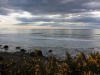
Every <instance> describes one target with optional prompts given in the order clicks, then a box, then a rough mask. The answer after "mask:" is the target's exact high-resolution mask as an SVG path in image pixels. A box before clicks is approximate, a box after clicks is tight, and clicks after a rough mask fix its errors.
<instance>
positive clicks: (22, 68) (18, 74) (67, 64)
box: [0, 52, 100, 75]
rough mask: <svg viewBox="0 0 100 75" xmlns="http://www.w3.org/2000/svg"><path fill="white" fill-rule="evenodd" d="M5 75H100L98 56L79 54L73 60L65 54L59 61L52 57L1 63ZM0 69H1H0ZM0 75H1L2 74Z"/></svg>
mask: <svg viewBox="0 0 100 75" xmlns="http://www.w3.org/2000/svg"><path fill="white" fill-rule="evenodd" d="M2 64H3V65H5V67H6V70H5V73H6V74H7V75H100V54H99V53H91V54H90V55H89V56H88V57H86V56H85V54H84V53H82V52H80V54H78V55H77V56H76V57H75V59H74V58H72V56H71V55H70V54H69V53H68V52H67V53H66V58H64V60H62V61H59V60H57V59H56V58H55V57H54V56H50V57H49V58H48V59H46V58H45V57H40V56H38V57H33V58H28V57H23V58H22V59H19V60H16V61H14V60H13V59H11V60H9V62H4V63H2ZM0 68H1V67H0ZM0 75H3V74H2V72H1V73H0Z"/></svg>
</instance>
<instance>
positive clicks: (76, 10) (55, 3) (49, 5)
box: [0, 0, 100, 29]
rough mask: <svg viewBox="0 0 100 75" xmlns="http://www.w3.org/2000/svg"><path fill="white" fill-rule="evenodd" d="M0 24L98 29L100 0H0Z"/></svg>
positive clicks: (22, 26)
mask: <svg viewBox="0 0 100 75" xmlns="http://www.w3.org/2000/svg"><path fill="white" fill-rule="evenodd" d="M0 28H64V29H69V28H82V29H83V28H94V29H96V28H98V29H100V0H0Z"/></svg>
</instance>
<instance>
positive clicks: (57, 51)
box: [0, 44, 100, 60]
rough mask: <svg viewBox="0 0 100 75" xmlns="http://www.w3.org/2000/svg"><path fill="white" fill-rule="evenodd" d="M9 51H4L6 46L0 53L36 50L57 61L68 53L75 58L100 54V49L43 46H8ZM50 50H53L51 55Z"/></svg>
mask: <svg viewBox="0 0 100 75" xmlns="http://www.w3.org/2000/svg"><path fill="white" fill-rule="evenodd" d="M8 46H9V49H8V50H4V48H3V47H4V44H3V45H2V46H0V52H8V53H15V52H20V50H21V49H25V50H26V53H31V52H34V51H35V49H36V48H38V49H39V50H41V51H42V54H43V56H45V57H49V56H51V55H53V56H55V57H56V58H57V59H59V60H62V59H63V58H64V57H66V52H68V53H70V54H71V55H72V56H73V57H74V56H76V55H77V54H79V53H80V52H83V53H84V54H85V55H86V56H87V55H89V54H90V53H92V52H100V48H64V47H43V46H30V47H26V46H17V45H16V46H15V45H8ZM16 47H20V49H16ZM49 50H52V52H51V53H49Z"/></svg>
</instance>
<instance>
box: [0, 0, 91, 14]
mask: <svg viewBox="0 0 100 75" xmlns="http://www.w3.org/2000/svg"><path fill="white" fill-rule="evenodd" d="M0 2H1V3H0V4H1V5H0V6H2V7H4V8H7V9H13V10H23V11H27V12H30V13H32V14H57V13H60V14H66V13H79V12H86V11H89V10H91V9H92V8H90V9H89V8H87V7H86V6H85V4H86V3H88V2H91V0H0Z"/></svg>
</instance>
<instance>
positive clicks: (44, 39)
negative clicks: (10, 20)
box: [0, 29, 100, 48]
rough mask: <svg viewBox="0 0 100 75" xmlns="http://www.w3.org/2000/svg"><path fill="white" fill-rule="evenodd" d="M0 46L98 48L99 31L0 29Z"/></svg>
mask: <svg viewBox="0 0 100 75" xmlns="http://www.w3.org/2000/svg"><path fill="white" fill-rule="evenodd" d="M0 44H9V45H21V46H23V45H27V46H40V47H65V48H94V47H100V30H99V29H0Z"/></svg>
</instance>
